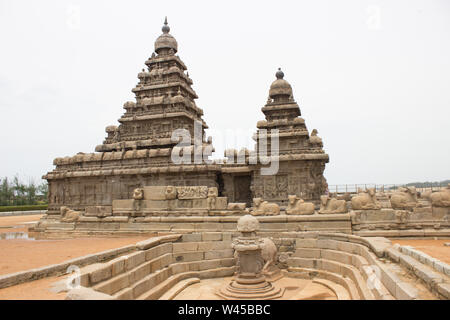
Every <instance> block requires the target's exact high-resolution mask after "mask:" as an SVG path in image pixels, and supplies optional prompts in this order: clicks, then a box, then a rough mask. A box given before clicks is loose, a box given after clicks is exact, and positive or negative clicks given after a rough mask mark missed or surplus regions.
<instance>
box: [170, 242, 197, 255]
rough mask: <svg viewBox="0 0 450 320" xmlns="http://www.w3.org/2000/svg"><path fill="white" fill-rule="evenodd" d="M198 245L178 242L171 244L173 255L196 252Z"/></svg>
mask: <svg viewBox="0 0 450 320" xmlns="http://www.w3.org/2000/svg"><path fill="white" fill-rule="evenodd" d="M197 250H198V243H197V242H179V243H173V244H172V251H173V253H179V252H189V251H197Z"/></svg>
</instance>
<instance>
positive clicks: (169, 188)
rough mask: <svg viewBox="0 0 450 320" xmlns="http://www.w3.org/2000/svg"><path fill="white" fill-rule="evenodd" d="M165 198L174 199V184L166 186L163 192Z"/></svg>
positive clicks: (175, 195)
mask: <svg viewBox="0 0 450 320" xmlns="http://www.w3.org/2000/svg"><path fill="white" fill-rule="evenodd" d="M165 197H166V200H174V199H176V198H177V188H176V187H174V186H167V187H166V192H165Z"/></svg>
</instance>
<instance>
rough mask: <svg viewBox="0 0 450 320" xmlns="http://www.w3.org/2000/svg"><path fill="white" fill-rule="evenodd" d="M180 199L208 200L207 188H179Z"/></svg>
mask: <svg viewBox="0 0 450 320" xmlns="http://www.w3.org/2000/svg"><path fill="white" fill-rule="evenodd" d="M177 192H178V199H206V198H207V197H208V187H207V186H186V187H177Z"/></svg>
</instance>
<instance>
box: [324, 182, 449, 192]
mask: <svg viewBox="0 0 450 320" xmlns="http://www.w3.org/2000/svg"><path fill="white" fill-rule="evenodd" d="M405 186H406V185H405V184H374V183H366V184H332V185H328V192H333V193H346V192H349V193H356V192H358V189H362V190H366V189H368V188H375V190H376V191H383V190H384V191H395V190H397V189H398V188H400V187H405ZM446 186H447V184H442V183H429V184H421V185H420V187H417V186H416V190H417V191H418V192H425V191H429V190H431V191H438V190H440V189H442V188H444V187H446Z"/></svg>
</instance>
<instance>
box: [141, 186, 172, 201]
mask: <svg viewBox="0 0 450 320" xmlns="http://www.w3.org/2000/svg"><path fill="white" fill-rule="evenodd" d="M142 189H143V190H144V200H166V189H167V186H146V187H143V188H142Z"/></svg>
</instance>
